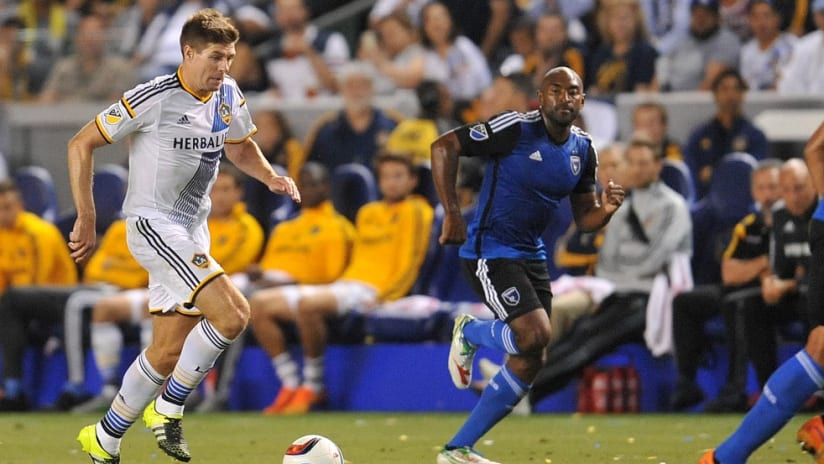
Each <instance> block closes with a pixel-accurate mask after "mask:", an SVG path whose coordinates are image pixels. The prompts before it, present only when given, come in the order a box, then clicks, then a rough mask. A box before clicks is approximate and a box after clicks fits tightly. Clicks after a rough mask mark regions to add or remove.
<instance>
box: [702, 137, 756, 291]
mask: <svg viewBox="0 0 824 464" xmlns="http://www.w3.org/2000/svg"><path fill="white" fill-rule="evenodd" d="M756 164H757V161H756V160H755V158H754V157H753V156H752V155H749V154H747V153H740V152H736V153H730V154H728V155H725V156H724V157H723V158H722V159H721V160H720V161H719V162H718V163H717V165H716V166H715V169H714V172H713V177H712V182H711V183H710V190H709V192H708V193H707V195H706V196H705V197H704V198H702V199H701V200H700V201H699V202H698V203H696V204H695V205H694V206H693V208H692V211H691V212H692V234H693V235H692V236H693V256H692V272H693V277H694V279H695V283H696V285H698V284H706V283H716V282H720V281H721V254H722V253H723V251H724V249H725V248H726V245H727V244H728V243H729V239H730V233H731V230H732V228H733V227H735V224H736V223H738V221H740V220H741V219H742V218H743V217H744V216H746V215H747V214H749V213H750V212H751V211H752V208H753V199H752V194H751V193H750V176H751V175H752V171H753V170H754V169H755V166H756Z"/></svg>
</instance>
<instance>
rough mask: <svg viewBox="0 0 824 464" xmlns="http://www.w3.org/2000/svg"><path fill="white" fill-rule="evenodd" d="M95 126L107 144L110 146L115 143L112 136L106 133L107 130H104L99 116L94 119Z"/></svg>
mask: <svg viewBox="0 0 824 464" xmlns="http://www.w3.org/2000/svg"><path fill="white" fill-rule="evenodd" d="M94 125H95V126H97V130H98V132H100V135H102V136H103V138H104V139H106V142H108V143H110V144H111V143H114V140H112V138H111V136H110V135H109V134H108V132H106V129H104V128H103V123H102V122H101V121H100V115H99V114H98V115H97V117H95V118H94Z"/></svg>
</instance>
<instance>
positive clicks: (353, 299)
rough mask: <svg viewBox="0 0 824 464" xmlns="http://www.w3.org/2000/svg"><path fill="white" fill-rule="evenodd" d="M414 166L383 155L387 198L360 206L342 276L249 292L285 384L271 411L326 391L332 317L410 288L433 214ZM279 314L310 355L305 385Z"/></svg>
mask: <svg viewBox="0 0 824 464" xmlns="http://www.w3.org/2000/svg"><path fill="white" fill-rule="evenodd" d="M415 172H416V171H415V167H414V165H413V163H412V160H411V158H409V157H404V156H397V155H382V156H380V157H379V158H378V160H377V173H378V186H379V189H380V192H381V194H382V195H383V199H382V200H380V201H376V202H372V203H369V204H367V205H365V206H363V207H362V208H361V210H360V211H359V212H358V216H357V220H356V225H355V230H356V231H357V239H356V240H355V246H354V250H353V254H352V261H351V263H350V264H349V266H348V267H347V268H346V270H345V271H344V273H343V275H342V276H341V277H340V278H339V279H337V280H335V281H334V282H332V283H330V284H326V285H289V286H282V287H277V288H272V289H266V290H260V291H258V292H255V293H253V294H252V296H251V297H250V300H249V303H250V307H251V320H250V325H251V326H252V330H253V331H254V333H255V337H256V338H257V340H258V342H259V343H260V345H261V346H262V347H263V348H264V349H265V350H266V352H267V353H268V354H269V356H270V357H271V358H272V364H273V366H274V368H275V371H276V373H277V375H278V377H279V378H280V380H281V384H282V387H281V390H280V393H279V394H278V397H277V398H276V399H275V401H274V402H273V403H272V404H271V405H270V406H269V407H268V408H266V410H265V412H266V413H269V414H278V413H286V414H300V413H305V412H307V411H308V410H309V409H310V407H311V406H312V405H314V404H316V403H318V402H319V401H320V400H321V399H322V396H323V389H324V383H323V367H324V364H323V351H324V349H325V346H326V342H327V340H326V320H327V319H329V318H332V317H335V316H339V315H342V314H346V313H348V312H350V311H355V310H369V309H370V308H372V307H374V306H375V305H377V304H378V303H379V302H384V301H392V300H396V299H398V298H400V297H402V296H404V295H406V294H407V293H408V292H409V290H410V288H411V287H412V284H413V283H414V282H415V279H416V278H417V276H418V272H419V270H420V266H421V263H422V262H423V260H424V256H425V254H426V249H427V246H428V243H429V237H430V228H431V225H432V217H433V212H432V208H431V207H430V206H429V204H428V203H427V201H426V200H425V199H423V198H421V197H418V196H415V195H412V194H411V193H412V191H413V190H414V188H415V186H416V185H417V176H416V174H415ZM281 321H296V322H297V325H298V332H299V333H300V337H301V342H302V345H303V352H304V356H305V362H304V372H303V377H304V381H303V385H301V384H300V377H299V375H298V367H297V364H296V363H295V361H294V360H292V359H291V357H290V355H289V352H288V351H287V350H286V343H285V341H284V337H283V333H282V331H281V329H280V328H279V326H278V322H281Z"/></svg>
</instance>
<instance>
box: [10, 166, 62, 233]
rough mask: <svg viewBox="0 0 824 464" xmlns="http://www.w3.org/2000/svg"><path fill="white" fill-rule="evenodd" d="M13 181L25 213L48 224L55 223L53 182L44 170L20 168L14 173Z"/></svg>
mask: <svg viewBox="0 0 824 464" xmlns="http://www.w3.org/2000/svg"><path fill="white" fill-rule="evenodd" d="M14 180H15V182H17V187H18V188H19V189H20V194H21V196H22V197H23V206H24V207H25V208H26V211H30V212H32V213H34V214H37V215H38V216H40V217H41V218H43V219H45V220H47V221H50V222H55V221H57V212H58V211H57V192H56V190H55V186H54V180H53V179H52V176H51V174H49V171H47V170H46V168H43V167H41V166H25V167H21V168H20V169H18V170H17V171H16V172H15V173H14Z"/></svg>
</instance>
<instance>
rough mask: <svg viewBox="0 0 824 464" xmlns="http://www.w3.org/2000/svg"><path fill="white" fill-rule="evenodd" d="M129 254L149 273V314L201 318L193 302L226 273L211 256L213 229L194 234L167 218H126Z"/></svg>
mask: <svg viewBox="0 0 824 464" xmlns="http://www.w3.org/2000/svg"><path fill="white" fill-rule="evenodd" d="M126 226H127V241H128V244H129V251H131V253H132V256H134V259H135V260H137V262H138V263H140V265H141V266H143V267H144V268H145V269H146V270H147V271H148V272H149V311H150V312H152V313H157V312H169V311H178V312H179V313H181V314H186V315H190V316H199V315H200V310H198V309H197V308H195V307H194V304H193V301H194V300H195V297H197V294H198V292H199V291H200V290H201V289H202V288H203V286H204V285H206V284H207V283H209V282H210V281H211V280H212V279H214V278H215V277H218V276H220V275H221V274H223V273H224V271H223V268H222V267H221V266H220V264H218V263H217V262H216V261H215V260H214V258H212V257H211V255H209V241H210V238H209V228H208V227H207V225H206V224H205V223H204V224H202V225H201V226H200V227H198V228H197V229H195V230H194V231H193V232H192V233H189V231H187V230H186V228H184V227H183V226H181V225H179V224H174V223H172V222H169V221H165V220H163V219H147V218H143V217H129V218H127V219H126Z"/></svg>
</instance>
